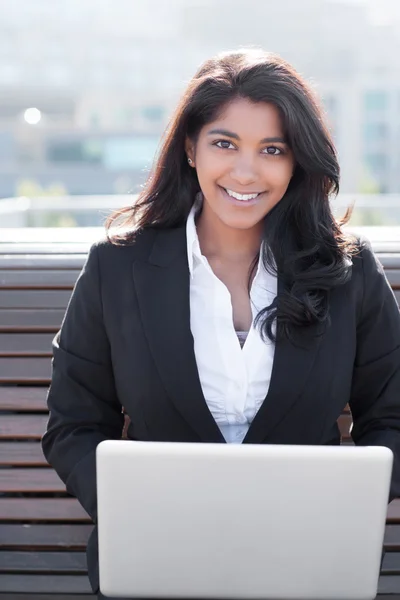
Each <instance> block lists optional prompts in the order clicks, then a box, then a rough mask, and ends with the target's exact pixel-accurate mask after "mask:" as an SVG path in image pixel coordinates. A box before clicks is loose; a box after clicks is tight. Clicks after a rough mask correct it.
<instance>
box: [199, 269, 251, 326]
mask: <svg viewBox="0 0 400 600" xmlns="http://www.w3.org/2000/svg"><path fill="white" fill-rule="evenodd" d="M210 266H211V268H212V270H213V272H214V274H215V276H216V277H217V278H218V280H219V281H220V282H221V283H222V284H223V285H224V286H225V288H226V290H227V291H228V293H229V297H230V302H231V305H232V318H233V325H234V328H235V330H236V331H249V329H250V327H251V323H252V320H253V316H252V310H251V304H250V294H249V285H251V283H252V280H253V278H254V273H253V274H252V277H251V278H250V282H249V273H250V265H249V264H248V263H246V264H243V265H232V264H231V265H229V264H225V265H224V264H221V263H218V262H216V261H214V262H213V261H210Z"/></svg>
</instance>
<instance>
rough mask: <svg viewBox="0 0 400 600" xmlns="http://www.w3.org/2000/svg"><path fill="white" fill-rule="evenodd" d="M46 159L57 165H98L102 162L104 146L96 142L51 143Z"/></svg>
mask: <svg viewBox="0 0 400 600" xmlns="http://www.w3.org/2000/svg"><path fill="white" fill-rule="evenodd" d="M46 157H47V159H48V160H49V161H50V162H56V163H90V164H98V163H101V162H102V146H101V142H97V141H96V140H94V141H92V140H56V141H51V142H49V144H48V146H47V149H46Z"/></svg>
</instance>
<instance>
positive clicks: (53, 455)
mask: <svg viewBox="0 0 400 600" xmlns="http://www.w3.org/2000/svg"><path fill="white" fill-rule="evenodd" d="M98 253H99V248H98V247H97V246H96V245H93V246H92V248H91V249H90V252H89V256H88V258H87V261H86V263H85V265H84V267H83V269H82V271H81V273H80V275H79V277H78V280H77V282H76V285H75V288H74V291H73V293H72V296H71V299H70V302H69V304H68V307H67V311H66V313H65V316H64V319H63V323H62V325H61V329H60V331H59V332H58V333H57V335H56V336H55V338H54V340H53V361H52V380H51V385H50V389H49V393H48V397H47V405H48V408H49V411H50V417H49V421H48V424H47V430H46V432H45V434H44V435H43V438H42V448H43V453H44V455H45V457H46V460H47V461H48V462H49V464H50V465H51V466H52V467H53V468H54V469H55V471H56V472H57V473H58V475H59V477H60V478H61V479H62V481H63V482H64V483H65V484H66V488H67V491H68V493H70V494H72V495H73V496H75V497H76V498H77V499H78V500H79V502H80V503H81V505H82V506H83V508H84V509H85V510H86V512H87V513H88V514H89V515H90V517H91V518H92V520H93V521H94V522H96V521H97V494H96V454H95V453H96V446H97V444H99V443H100V442H101V441H103V440H106V439H118V438H120V437H121V434H122V428H123V421H124V418H123V414H122V412H121V411H122V407H121V405H120V403H119V402H118V399H117V395H116V391H115V387H114V378H113V370H112V364H111V357H110V347H109V342H108V338H107V335H106V331H105V328H104V323H103V315H102V303H101V292H100V273H99V262H98V260H99V259H98Z"/></svg>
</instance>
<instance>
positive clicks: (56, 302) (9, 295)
mask: <svg viewBox="0 0 400 600" xmlns="http://www.w3.org/2000/svg"><path fill="white" fill-rule="evenodd" d="M71 290H72V288H71ZM71 290H0V308H13V309H16V308H29V309H33V308H36V309H41V310H42V309H44V308H60V309H63V310H65V308H66V306H67V304H68V301H69V299H70V297H71Z"/></svg>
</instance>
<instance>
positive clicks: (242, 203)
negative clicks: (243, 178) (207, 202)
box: [218, 186, 264, 207]
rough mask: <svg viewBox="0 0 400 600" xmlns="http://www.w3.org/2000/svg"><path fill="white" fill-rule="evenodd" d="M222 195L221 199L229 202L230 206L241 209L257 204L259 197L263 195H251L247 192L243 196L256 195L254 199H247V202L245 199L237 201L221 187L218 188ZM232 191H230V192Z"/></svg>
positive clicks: (260, 193) (258, 193) (259, 193)
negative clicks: (240, 207)
mask: <svg viewBox="0 0 400 600" xmlns="http://www.w3.org/2000/svg"><path fill="white" fill-rule="evenodd" d="M218 187H219V188H220V190H221V192H222V194H223V197H224V198H225V199H226V200H228V201H229V203H230V204H233V205H234V206H242V207H247V206H253V205H254V204H257V203H258V202H259V199H260V197H261V196H262V195H263V194H264V192H253V194H250V193H249V192H247V193H246V194H243V195H244V196H247V195H254V194H257V196H256V197H253V198H249V199H248V200H246V199H238V198H235V197H234V196H231V195H230V194H229V193H228V192H227V189H226V188H224V187H222V186H218ZM230 191H232V190H230Z"/></svg>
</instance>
